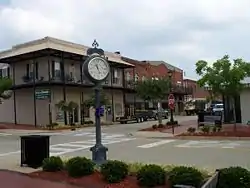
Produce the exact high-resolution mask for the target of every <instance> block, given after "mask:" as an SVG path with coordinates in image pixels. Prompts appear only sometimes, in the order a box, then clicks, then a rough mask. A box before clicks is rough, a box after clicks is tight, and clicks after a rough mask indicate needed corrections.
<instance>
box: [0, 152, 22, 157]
mask: <svg viewBox="0 0 250 188" xmlns="http://www.w3.org/2000/svg"><path fill="white" fill-rule="evenodd" d="M18 153H21V151H13V152H8V153H1V154H0V157H5V156H8V155H13V154H18Z"/></svg>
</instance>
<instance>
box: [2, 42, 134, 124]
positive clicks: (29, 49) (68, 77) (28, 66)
mask: <svg viewBox="0 0 250 188" xmlns="http://www.w3.org/2000/svg"><path fill="white" fill-rule="evenodd" d="M87 49H88V47H86V46H83V45H80V44H75V43H71V42H67V41H63V40H59V39H55V38H51V37H45V38H42V39H39V40H35V41H31V42H27V43H24V44H20V45H15V46H13V47H12V48H11V49H9V50H6V51H3V52H0V63H2V64H1V65H2V67H1V76H8V77H10V78H11V79H12V80H13V88H12V89H13V95H12V97H11V98H10V99H8V100H5V101H4V102H3V104H1V105H0V122H8V123H15V124H29V125H38V126H39V125H46V124H49V123H51V122H59V123H60V122H61V123H65V124H67V123H68V122H69V119H68V116H67V114H66V113H65V112H62V111H61V110H60V109H58V108H57V105H56V104H57V103H58V102H60V101H62V100H63V101H67V102H69V101H73V102H75V103H77V104H78V106H79V107H77V108H76V109H75V110H74V113H73V119H74V122H75V123H83V120H84V119H91V120H93V119H94V110H93V109H88V108H87V107H85V105H84V101H85V100H86V99H88V98H89V97H90V96H91V95H92V94H93V84H92V83H91V82H89V81H88V80H87V79H86V77H85V76H84V75H83V71H81V70H82V62H83V61H84V60H85V59H86V57H87V55H86V51H87ZM105 55H106V57H107V59H108V61H109V63H110V66H111V74H110V75H109V78H108V80H106V81H105V83H104V84H103V88H104V92H105V94H106V95H107V96H108V98H109V99H110V105H109V106H106V109H109V110H106V111H105V115H104V117H102V120H103V121H112V120H114V119H116V117H119V116H122V115H123V114H124V100H125V97H124V96H125V94H126V92H130V90H131V88H128V87H126V86H127V85H126V83H125V82H124V71H125V69H127V68H132V69H133V67H134V65H132V64H130V63H127V62H125V61H123V60H122V59H121V56H120V55H119V54H117V53H110V52H105Z"/></svg>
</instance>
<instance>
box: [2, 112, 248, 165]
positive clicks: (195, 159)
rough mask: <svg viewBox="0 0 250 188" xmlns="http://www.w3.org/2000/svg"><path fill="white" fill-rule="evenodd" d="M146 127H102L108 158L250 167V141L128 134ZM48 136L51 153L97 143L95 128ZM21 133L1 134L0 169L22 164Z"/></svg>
mask: <svg viewBox="0 0 250 188" xmlns="http://www.w3.org/2000/svg"><path fill="white" fill-rule="evenodd" d="M182 118H183V117H182ZM187 118H190V117H187ZM183 120H185V118H184V119H183ZM147 123H150V122H147ZM150 124H152V122H151V123H150ZM147 126H148V125H147V124H145V123H144V124H128V125H119V126H110V127H105V128H103V131H102V132H103V134H102V141H103V144H104V145H106V146H107V147H108V149H109V151H108V158H109V159H118V160H124V161H128V162H144V163H158V164H177V165H181V164H182V165H195V166H198V167H202V168H208V169H216V168H222V167H227V166H236V165H237V166H238V165H239V166H244V167H250V166H249V158H250V141H247V140H245V141H241V140H239V141H235V140H234V141H230V140H223V141H219V140H202V141H197V140H196V141H195V140H178V139H175V138H169V139H152V138H151V139H149V138H143V137H137V136H133V135H132V134H129V133H131V132H133V131H135V130H138V129H140V128H145V127H147ZM6 134H7V133H6ZM40 134H44V135H48V133H40ZM49 135H50V136H51V137H50V155H54V156H64V157H73V156H86V157H91V152H90V151H89V149H90V147H92V146H93V145H94V144H95V130H94V128H86V129H82V130H77V131H63V132H57V133H49ZM19 136H20V135H19V134H10V135H0V168H3V169H15V168H17V167H18V166H19V164H20V137H19Z"/></svg>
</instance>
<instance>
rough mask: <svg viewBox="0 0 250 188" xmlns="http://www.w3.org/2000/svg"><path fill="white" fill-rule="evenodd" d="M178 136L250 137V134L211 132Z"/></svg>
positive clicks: (241, 132) (242, 132)
mask: <svg viewBox="0 0 250 188" xmlns="http://www.w3.org/2000/svg"><path fill="white" fill-rule="evenodd" d="M178 136H204V137H206V136H209V137H213V136H214V137H250V132H245V131H236V132H233V131H220V132H210V133H203V132H196V133H187V132H186V133H182V134H179V135H178Z"/></svg>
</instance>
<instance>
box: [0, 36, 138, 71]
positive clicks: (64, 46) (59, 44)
mask: <svg viewBox="0 0 250 188" xmlns="http://www.w3.org/2000/svg"><path fill="white" fill-rule="evenodd" d="M88 48H89V47H87V46H84V45H81V44H76V43H72V42H68V41H64V40H60V39H56V38H52V37H44V38H42V39H38V40H34V41H30V42H26V43H23V44H18V45H15V46H12V48H11V49H9V50H5V51H2V52H0V60H1V59H7V58H11V57H14V56H19V55H23V54H27V53H32V52H36V51H39V50H44V49H54V50H59V51H63V52H68V53H72V54H78V55H84V56H87V50H88ZM105 56H106V57H108V60H109V61H113V62H116V63H119V64H123V65H128V66H131V67H133V66H134V65H132V64H130V63H127V62H125V61H123V60H122V59H121V55H119V54H116V53H112V52H105Z"/></svg>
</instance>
